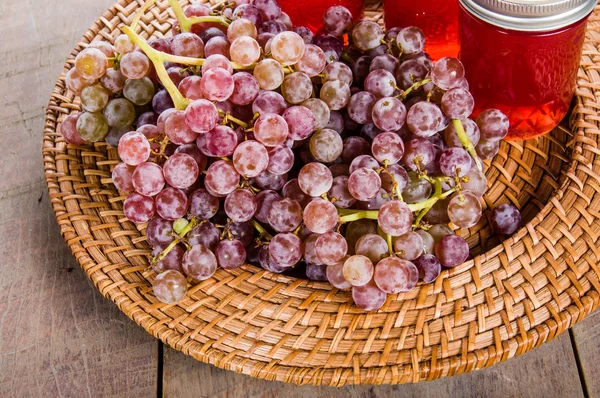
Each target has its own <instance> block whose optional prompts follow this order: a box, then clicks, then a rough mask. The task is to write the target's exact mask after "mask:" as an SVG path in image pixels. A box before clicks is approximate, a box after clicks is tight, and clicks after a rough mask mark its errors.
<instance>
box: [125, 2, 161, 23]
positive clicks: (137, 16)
mask: <svg viewBox="0 0 600 398" xmlns="http://www.w3.org/2000/svg"><path fill="white" fill-rule="evenodd" d="M155 2H156V0H148V1H146V2H145V3H144V5H142V6H141V7H140V9H139V10H137V12H136V13H135V15H134V16H133V19H132V20H131V24H130V26H131V29H133V30H135V28H137V25H138V23H139V22H140V19H141V18H142V15H143V14H144V13H145V12H146V11H147V10H148V9H149V8H150V6H152V5H153V4H154V3H155Z"/></svg>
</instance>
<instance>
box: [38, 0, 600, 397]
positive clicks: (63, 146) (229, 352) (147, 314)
mask: <svg viewBox="0 0 600 398" xmlns="http://www.w3.org/2000/svg"><path fill="white" fill-rule="evenodd" d="M141 4H142V0H138V1H132V0H120V1H119V2H118V3H117V4H115V5H114V6H113V7H111V8H110V10H108V11H107V12H105V13H104V14H103V15H102V16H101V17H100V19H98V21H97V22H96V23H95V24H94V26H93V27H92V28H91V29H90V30H89V31H88V32H87V33H86V34H85V35H84V37H83V38H82V40H81V41H80V42H79V43H78V44H77V46H76V48H75V49H74V51H73V53H72V54H71V57H70V58H69V61H68V62H67V65H66V66H65V70H64V73H63V74H62V76H61V77H60V79H59V80H58V82H57V83H56V87H55V89H54V92H53V93H52V97H51V99H50V104H49V106H48V110H47V113H46V124H45V129H44V146H43V158H44V169H45V175H46V181H47V183H48V190H49V192H50V199H51V202H52V206H53V208H54V212H55V213H56V219H57V221H58V224H59V225H60V227H61V233H62V235H63V236H64V238H65V241H66V242H67V244H68V245H69V247H70V248H71V250H72V252H73V254H74V256H75V257H76V258H77V260H78V261H79V263H80V264H81V267H82V268H83V270H84V271H85V273H86V274H87V275H88V277H89V278H90V279H91V280H92V281H93V283H94V284H95V286H96V287H97V288H98V289H99V290H100V292H101V293H102V294H103V295H104V296H105V297H107V298H109V299H110V300H112V301H113V302H114V303H115V304H117V305H118V306H119V308H120V309H121V310H122V311H123V312H124V313H125V314H127V316H129V317H130V318H131V319H133V320H134V321H135V322H137V323H138V324H139V325H141V326H142V327H143V328H145V329H146V330H147V331H148V332H149V333H152V335H154V336H155V337H157V338H159V339H161V340H162V341H163V342H165V343H166V344H169V345H170V346H171V347H173V348H175V349H177V350H180V351H183V352H184V353H186V354H188V355H191V356H193V357H194V358H196V359H198V360H200V361H204V362H208V363H211V364H214V365H216V366H218V367H221V368H224V369H230V370H234V371H236V372H240V373H244V374H248V375H251V376H253V377H259V378H264V379H269V380H280V381H285V382H291V383H297V384H307V383H311V384H316V385H334V386H341V385H344V384H367V383H375V384H381V383H406V382H418V381H420V380H431V379H436V378H440V377H444V376H451V375H455V374H459V373H464V372H468V371H471V370H475V369H480V368H484V367H487V366H491V365H493V364H496V363H498V362H501V361H505V360H507V359H509V358H511V357H514V356H516V355H520V354H523V353H525V352H527V351H529V350H531V349H533V348H535V347H537V346H539V345H540V344H542V343H544V342H546V341H549V340H551V339H552V338H554V337H555V336H557V335H559V334H560V333H562V332H564V331H565V330H566V329H567V328H569V327H571V326H573V325H574V324H575V323H577V322H579V321H581V320H582V319H583V318H585V317H586V316H587V315H588V314H589V313H590V312H592V311H593V310H594V309H595V308H596V307H597V306H598V304H599V294H598V292H599V290H600V283H599V282H598V275H599V274H600V269H599V268H598V263H599V261H600V241H599V236H600V148H599V145H598V138H599V137H600V129H599V124H600V117H599V116H598V109H599V108H600V104H599V103H598V101H597V96H598V95H600V85H599V84H600V83H599V82H600V73H599V72H598V68H597V67H596V63H597V62H598V61H600V52H599V51H598V48H597V45H598V43H600V34H599V33H598V30H599V28H600V8H598V9H597V10H596V12H595V13H594V15H593V16H592V18H591V19H590V25H589V31H588V35H587V41H586V44H585V52H584V58H583V66H582V68H581V69H580V71H579V83H578V90H577V99H576V105H575V107H574V110H573V112H572V114H571V119H570V120H571V126H572V131H573V132H572V133H569V132H568V131H567V129H565V128H559V129H556V130H555V131H554V132H553V133H552V134H550V135H548V136H546V137H544V138H540V139H538V140H533V141H527V142H504V143H502V145H501V148H500V153H499V154H498V156H496V158H495V159H494V160H493V161H492V162H491V163H490V165H489V166H490V167H489V169H488V170H487V176H488V179H489V181H490V184H491V185H490V189H489V191H488V193H487V194H486V195H485V197H484V199H485V202H486V204H487V205H488V206H493V205H496V204H499V203H505V202H511V203H513V204H515V205H516V206H518V207H519V208H520V209H522V212H523V216H524V219H525V221H526V222H527V224H526V225H525V226H524V227H523V228H522V229H521V230H520V231H519V232H517V233H516V234H515V235H514V236H513V237H511V238H509V239H507V240H506V241H503V242H500V241H499V240H498V238H497V237H495V236H494V234H493V233H492V232H491V229H490V227H489V224H488V221H487V220H486V219H485V217H484V219H483V220H482V221H481V222H480V223H479V224H478V225H476V226H475V227H473V228H471V229H470V230H464V231H460V232H461V234H462V235H463V236H465V237H466V238H467V240H468V242H469V244H470V246H471V248H472V252H473V253H474V255H477V256H476V257H475V258H474V260H472V261H469V262H467V263H465V264H463V265H461V266H460V267H457V268H455V269H453V270H451V271H444V272H443V273H442V275H441V277H440V278H439V279H438V280H437V281H436V282H435V283H434V284H431V285H423V286H419V287H418V288H417V289H415V290H413V291H411V292H410V293H406V294H400V295H393V296H389V297H388V301H387V302H386V304H385V305H384V307H383V308H382V309H381V310H380V311H378V312H376V313H365V312H363V311H360V310H359V309H357V308H356V307H354V306H353V305H352V301H351V297H350V295H349V294H348V293H346V292H342V291H337V290H335V289H332V287H331V286H330V285H329V284H326V283H317V282H309V281H306V280H299V279H294V278H291V277H286V276H281V275H274V274H272V273H270V272H267V271H265V270H263V269H259V268H256V267H253V266H244V267H242V268H241V269H238V270H235V271H232V272H227V271H224V270H218V271H217V273H216V274H215V275H214V276H213V277H212V278H210V279H209V280H206V281H203V282H201V283H195V284H193V286H192V287H191V288H190V291H189V295H188V297H187V298H186V299H185V300H184V301H183V302H181V303H179V304H177V305H165V304H162V303H160V302H158V301H157V300H156V298H155V297H154V295H153V294H152V286H151V283H152V280H153V278H154V276H155V275H154V273H153V272H152V271H148V270H147V266H148V259H147V255H148V254H149V253H150V250H149V246H148V245H147V243H146V241H145V236H144V228H145V226H138V227H137V228H136V225H134V224H132V223H131V222H129V221H127V220H126V219H125V217H124V216H123V212H122V203H123V200H124V199H125V197H123V196H119V194H118V192H117V191H116V190H115V188H114V186H113V185H112V184H111V179H110V175H111V173H110V170H111V168H112V167H113V166H114V165H116V164H117V163H118V159H117V153H116V151H115V150H114V149H112V148H110V147H108V146H107V144H105V143H97V144H95V145H93V146H81V147H78V146H74V145H68V144H67V143H66V142H65V141H64V140H63V139H62V137H61V135H60V133H59V131H60V122H61V120H62V119H63V118H64V117H65V116H66V115H68V114H69V113H70V112H72V111H76V110H78V109H79V99H78V98H76V97H75V96H74V95H73V93H71V92H70V91H68V90H67V89H66V88H65V83H64V76H65V73H66V71H67V70H68V68H70V66H71V65H72V61H73V59H74V57H75V55H76V54H77V52H78V51H80V50H81V49H83V48H85V46H86V44H87V43H89V42H90V41H92V40H108V41H111V42H112V41H113V39H114V38H115V37H116V36H117V35H118V34H120V33H121V32H120V31H119V25H121V24H128V23H129V20H130V19H131V18H132V17H133V14H134V12H135V11H136V9H138V8H139V7H140V5H141ZM378 10H380V4H369V5H368V6H367V11H366V14H367V16H368V17H370V18H372V19H375V20H381V13H380V12H379V11H378ZM171 20H173V15H172V14H171V11H170V10H169V7H168V4H167V2H166V1H158V4H156V5H155V6H153V7H151V8H150V9H149V10H148V11H147V12H146V13H145V15H144V17H143V18H142V20H141V23H140V27H141V30H142V33H143V36H146V37H150V36H155V37H160V36H163V35H164V34H167V32H169V29H170V26H171V25H170V21H171Z"/></svg>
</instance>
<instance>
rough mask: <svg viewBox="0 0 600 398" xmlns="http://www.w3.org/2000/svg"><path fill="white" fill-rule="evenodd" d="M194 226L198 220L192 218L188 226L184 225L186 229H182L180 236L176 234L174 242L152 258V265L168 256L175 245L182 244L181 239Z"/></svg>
mask: <svg viewBox="0 0 600 398" xmlns="http://www.w3.org/2000/svg"><path fill="white" fill-rule="evenodd" d="M196 225H198V220H197V219H196V218H192V219H191V220H190V222H189V223H188V225H186V227H185V228H184V229H183V230H182V231H181V233H180V234H177V237H176V238H175V240H174V241H173V242H171V243H170V244H169V246H167V247H166V248H165V250H163V251H162V252H160V254H159V255H158V256H156V257H154V258H153V259H152V262H153V263H155V262H157V261H162V260H163V259H164V258H165V257H166V256H167V254H169V252H170V251H171V250H173V248H174V247H175V246H177V245H178V244H179V243H180V242H182V241H183V239H184V238H185V236H186V235H187V234H188V233H189V232H190V231H191V230H192V229H194V227H195V226H196Z"/></svg>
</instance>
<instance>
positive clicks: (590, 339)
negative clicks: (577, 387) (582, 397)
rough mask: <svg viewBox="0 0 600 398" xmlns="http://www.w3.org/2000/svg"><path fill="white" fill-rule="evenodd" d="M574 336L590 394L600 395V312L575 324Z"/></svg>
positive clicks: (582, 371)
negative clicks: (599, 364)
mask: <svg viewBox="0 0 600 398" xmlns="http://www.w3.org/2000/svg"><path fill="white" fill-rule="evenodd" d="M572 336H573V344H574V347H575V349H576V350H577V355H578V357H579V358H578V359H579V366H580V368H581V373H582V375H583V379H584V382H585V387H586V388H587V392H588V396H589V397H600V369H599V368H598V359H599V358H600V312H598V311H596V312H594V313H593V314H591V315H590V316H588V317H587V318H586V319H585V320H584V321H583V322H581V323H579V324H577V325H575V327H573V329H572Z"/></svg>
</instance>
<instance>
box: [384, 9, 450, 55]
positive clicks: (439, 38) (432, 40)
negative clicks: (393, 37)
mask: <svg viewBox="0 0 600 398" xmlns="http://www.w3.org/2000/svg"><path fill="white" fill-rule="evenodd" d="M383 13H384V19H385V26H386V28H387V29H391V28H393V27H399V28H404V27H407V26H416V27H418V28H419V29H421V30H422V31H423V32H424V33H425V37H427V42H426V44H425V51H427V52H428V53H429V55H431V57H432V58H433V59H434V60H437V59H440V58H442V57H457V56H458V49H459V46H458V0H420V1H419V0H384V2H383Z"/></svg>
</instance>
